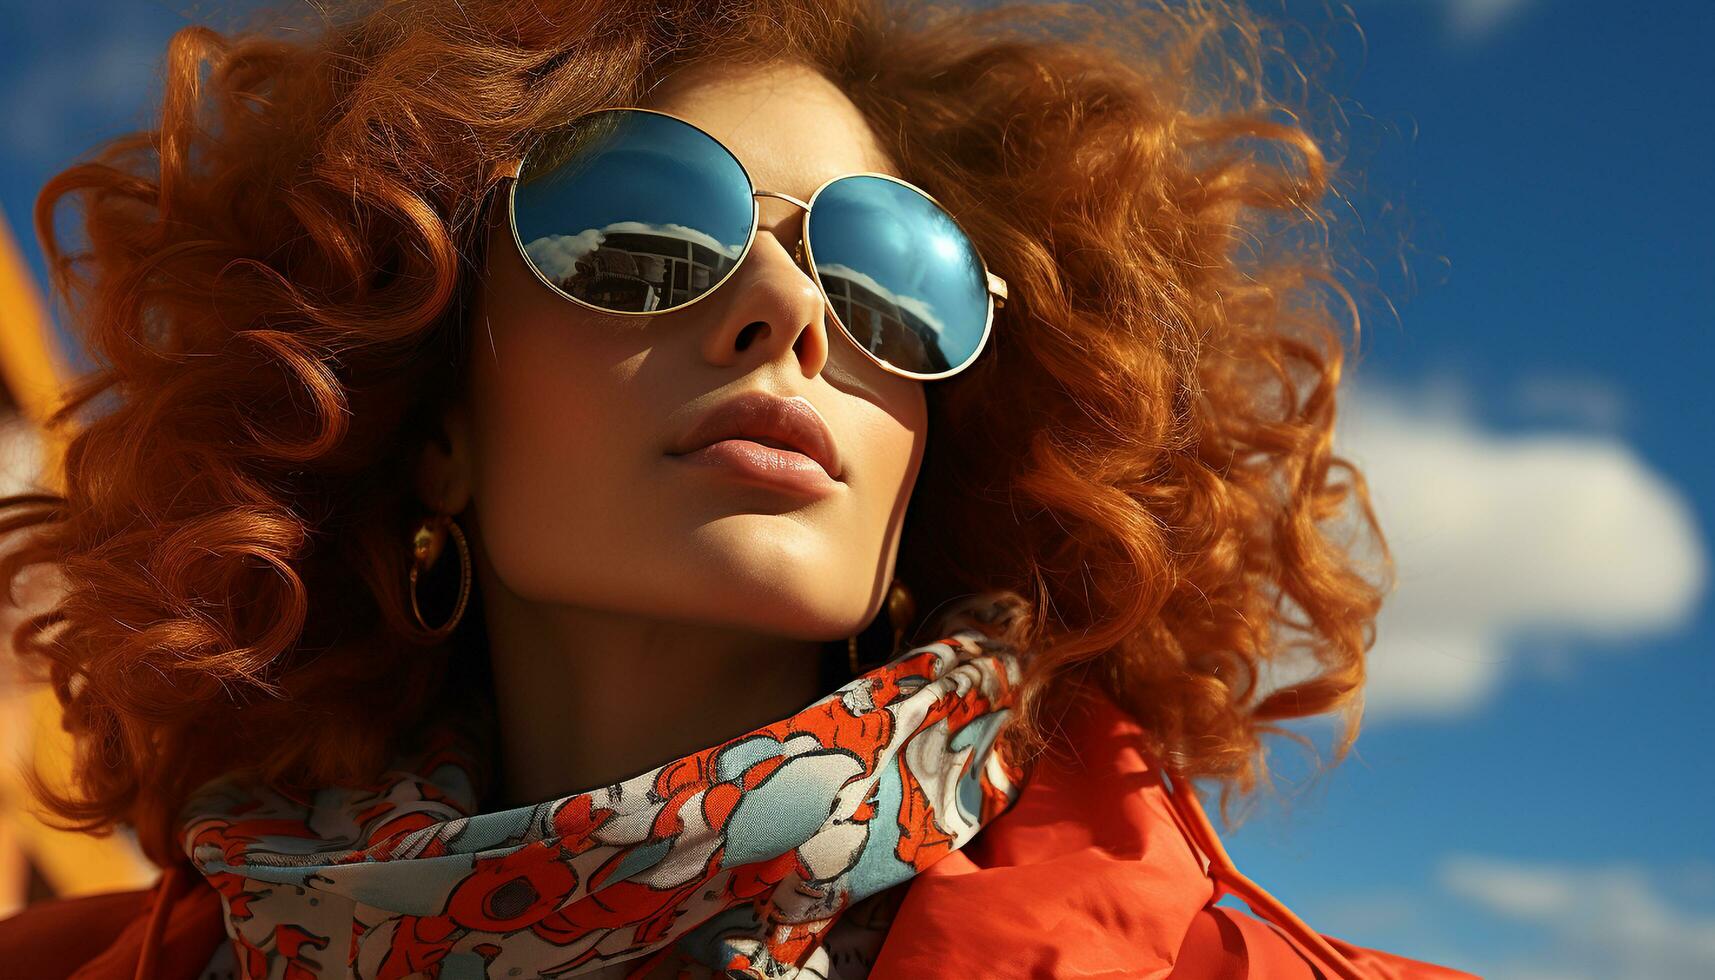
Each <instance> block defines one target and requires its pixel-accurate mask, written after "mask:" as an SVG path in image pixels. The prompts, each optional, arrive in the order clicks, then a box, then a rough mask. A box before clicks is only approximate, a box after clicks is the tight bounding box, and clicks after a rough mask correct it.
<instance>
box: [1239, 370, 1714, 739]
mask: <svg viewBox="0 0 1715 980" xmlns="http://www.w3.org/2000/svg"><path fill="white" fill-rule="evenodd" d="M1343 397H1344V398H1345V402H1344V407H1343V408H1342V410H1341V415H1340V421H1339V423H1338V425H1337V427H1336V434H1335V450H1336V452H1338V453H1339V454H1341V455H1343V456H1345V457H1347V458H1349V459H1351V460H1352V461H1353V463H1354V464H1355V465H1356V466H1358V468H1359V469H1360V470H1361V471H1362V472H1363V473H1364V474H1365V476H1366V478H1367V479H1368V480H1369V484H1370V493H1371V497H1372V500H1373V502H1374V506H1375V509H1376V515H1377V519H1378V521H1379V522H1380V524H1381V526H1382V531H1383V533H1384V534H1385V535H1386V536H1387V539H1388V543H1389V545H1390V547H1391V548H1392V549H1393V552H1394V558H1395V561H1396V567H1397V572H1398V587H1397V588H1396V589H1395V590H1394V591H1393V592H1392V593H1391V594H1390V595H1389V596H1388V597H1387V598H1386V600H1385V601H1384V603H1383V606H1382V611H1381V613H1380V616H1379V617H1378V620H1377V624H1376V631H1377V632H1376V644H1375V647H1374V648H1373V649H1372V651H1371V653H1370V660H1369V684H1368V686H1367V688H1366V693H1365V708H1366V710H1365V717H1366V719H1367V720H1374V719H1376V718H1380V717H1384V716H1390V715H1392V716H1400V715H1419V716H1423V715H1453V714H1458V713H1461V712H1464V711H1469V710H1471V709H1474V708H1477V707H1479V706H1481V705H1483V704H1484V703H1485V702H1486V701H1487V700H1488V699H1489V698H1490V697H1491V696H1492V695H1493V693H1494V691H1495V689H1496V688H1497V687H1498V685H1499V684H1500V683H1501V681H1502V680H1503V678H1504V677H1505V676H1506V674H1507V673H1508V671H1509V670H1510V669H1515V668H1516V667H1517V666H1518V659H1519V657H1518V654H1517V653H1516V652H1515V651H1514V650H1513V649H1510V647H1511V646H1512V644H1513V641H1514V640H1516V638H1517V637H1518V636H1519V635H1520V633H1521V632H1523V631H1526V630H1529V631H1531V633H1532V635H1533V636H1547V637H1551V638H1554V639H1557V640H1573V639H1578V640H1586V641H1587V640H1602V641H1606V642H1608V643H1610V644H1612V645H1614V646H1616V647H1619V648H1622V649H1623V648H1624V647H1625V645H1626V644H1627V642H1628V641H1635V640H1638V639H1641V638H1644V637H1646V636H1648V635H1650V634H1657V633H1661V632H1664V631H1671V630H1673V629H1675V628H1676V627H1679V626H1681V625H1683V624H1684V623H1685V622H1686V621H1687V620H1688V619H1689V618H1690V617H1691V616H1692V615H1693V614H1694V612H1695V609H1696V606H1697V603H1698V601H1699V599H1700V597H1701V596H1702V594H1703V591H1704V586H1705V580H1706V578H1707V573H1708V558H1707V555H1706V551H1705V545H1704V541H1705V535H1704V532H1703V530H1702V529H1701V528H1699V526H1698V524H1697V520H1696V517H1695V515H1694V513H1693V511H1692V508H1691V506H1690V504H1689V502H1688V501H1687V499H1686V497H1685V495H1684V493H1683V492H1681V491H1680V489H1679V488H1677V487H1676V486H1674V485H1673V484H1672V483H1671V482H1670V481H1669V480H1668V479H1667V478H1666V477H1665V476H1664V475H1663V474H1661V473H1660V472H1658V471H1657V470H1655V469H1654V468H1653V467H1652V466H1651V465H1650V464H1649V463H1648V462H1647V461H1646V460H1644V459H1642V458H1641V457H1640V456H1639V455H1638V454H1637V453H1636V452H1635V451H1634V450H1633V449H1632V448H1631V447H1630V446H1628V445H1627V444H1626V443H1624V442H1622V441H1621V440H1619V439H1618V438H1617V437H1615V436H1613V435H1611V434H1590V433H1559V434H1548V435H1540V434H1538V435H1503V434H1499V433H1495V432H1492V431H1488V430H1486V429H1485V428H1484V427H1483V426H1482V425H1481V424H1480V423H1479V422H1477V421H1475V420H1474V419H1473V418H1472V414H1471V410H1470V409H1469V408H1468V407H1467V406H1468V403H1469V402H1470V399H1469V397H1468V396H1467V395H1466V394H1465V393H1463V392H1462V391H1461V390H1460V388H1459V387H1458V386H1457V384H1456V383H1452V382H1447V381H1440V382H1431V383H1430V384H1429V385H1427V386H1426V387H1425V389H1424V390H1422V391H1420V392H1418V393H1415V394H1410V393H1406V392H1403V391H1393V390H1383V389H1378V388H1375V387H1371V386H1357V387H1352V388H1349V389H1347V390H1346V391H1345V392H1344V396H1343ZM1543 666H1549V667H1553V666H1555V665H1554V664H1547V665H1543ZM1559 666H1560V667H1561V668H1562V669H1564V664H1561V665H1559ZM1299 673H1302V667H1301V666H1300V667H1298V668H1297V669H1294V668H1293V667H1292V666H1291V665H1286V666H1283V667H1282V668H1281V669H1279V670H1277V671H1276V672H1275V673H1274V675H1273V678H1272V679H1271V681H1270V684H1271V686H1278V685H1279V684H1283V683H1286V682H1289V681H1290V680H1291V679H1292V678H1293V677H1294V676H1295V675H1297V674H1299Z"/></svg>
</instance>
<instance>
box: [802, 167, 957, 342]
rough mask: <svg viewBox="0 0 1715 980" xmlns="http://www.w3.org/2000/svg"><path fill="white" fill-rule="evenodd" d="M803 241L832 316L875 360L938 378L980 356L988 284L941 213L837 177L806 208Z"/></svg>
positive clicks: (922, 202)
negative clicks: (805, 227)
mask: <svg viewBox="0 0 1715 980" xmlns="http://www.w3.org/2000/svg"><path fill="white" fill-rule="evenodd" d="M806 234H807V237H808V238H809V242H810V256H811V260H812V262H813V264H814V266H815V269H816V274H817V276H818V277H819V278H820V280H821V283H822V289H823V290H824V291H825V292H826V293H827V294H828V300H829V302H830V303H831V304H832V306H833V309H834V312H835V314H837V315H838V316H839V318H840V322H841V323H843V324H844V325H845V327H846V330H847V332H848V333H849V334H851V336H852V339H853V340H855V341H856V342H857V343H858V345H859V346H861V347H863V348H864V349H865V350H867V351H869V352H870V353H872V354H874V355H875V356H876V357H877V358H878V359H880V360H883V361H886V362H887V363H889V364H892V365H895V366H897V367H900V368H902V369H904V370H906V371H910V372H913V373H917V374H928V375H938V374H944V373H947V372H950V371H954V370H957V369H959V368H962V367H964V366H965V365H966V364H968V363H970V362H971V360H973V359H974V358H975V357H976V356H977V354H978V353H980V352H981V350H982V346H983V343H984V341H985V340H986V337H987V333H988V325H989V299H988V280H987V276H986V275H985V273H984V271H983V264H982V260H981V259H980V258H979V257H978V256H977V250H976V246H975V245H973V244H972V242H971V240H970V238H969V237H967V236H966V235H965V233H964V231H963V230H962V229H960V228H959V226H958V224H957V222H955V221H954V220H953V217H952V215H950V214H948V213H947V212H946V211H945V210H944V209H942V208H941V206H940V205H938V204H936V203H935V202H934V201H932V200H930V199H929V198H928V197H926V196H924V195H923V194H921V193H919V192H918V191H916V190H915V189H913V188H911V187H908V186H906V185H905V184H902V183H900V182H899V181H896V180H889V179H887V178H885V177H872V176H867V175H861V174H859V175H853V176H850V177H841V178H840V179H839V180H836V181H834V182H833V183H831V184H829V185H828V186H826V187H824V188H822V190H821V192H820V193H819V194H817V195H816V199H815V200H814V201H812V202H810V220H809V230H808V232H807V233H806Z"/></svg>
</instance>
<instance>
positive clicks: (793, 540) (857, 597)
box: [418, 64, 927, 807]
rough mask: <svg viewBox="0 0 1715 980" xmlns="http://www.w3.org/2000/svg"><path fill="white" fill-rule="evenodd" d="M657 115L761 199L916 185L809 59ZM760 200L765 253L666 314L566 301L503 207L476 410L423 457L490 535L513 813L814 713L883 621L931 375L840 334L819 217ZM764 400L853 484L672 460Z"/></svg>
mask: <svg viewBox="0 0 1715 980" xmlns="http://www.w3.org/2000/svg"><path fill="white" fill-rule="evenodd" d="M641 105H642V106H643V107H645V108H654V109H662V110H665V111H667V112H671V113H673V114H675V115H678V116H680V117H682V118H684V119H688V120H690V121H691V122H693V123H696V124H697V125H698V126H701V127H702V128H703V129H705V130H707V131H708V132H710V133H711V134H713V135H714V136H715V137H716V138H717V139H719V140H721V141H722V142H723V143H725V144H726V145H727V146H728V147H730V148H731V149H732V150H733V151H734V152H735V153H736V154H737V155H738V158H739V159H740V160H741V161H742V162H743V163H744V165H745V167H746V168H747V169H748V170H749V171H750V174H751V177H752V180H753V181H754V182H755V185H756V187H757V188H758V189H762V190H777V191H782V192H784V193H787V194H791V195H792V196H794V197H796V198H798V199H799V200H808V199H809V197H810V195H811V193H812V192H813V191H814V190H815V188H816V187H817V186H818V185H819V184H821V183H822V182H823V181H824V180H826V179H828V178H830V177H834V176H838V175H841V174H846V173H852V172H854V171H875V172H879V173H886V174H892V175H895V176H900V174H899V171H898V170H897V169H896V168H895V167H894V166H893V164H892V162H891V161H890V160H889V159H888V157H887V156H886V154H884V153H883V152H882V150H881V149H880V147H879V145H878V143H877V141H876V139H875V136H874V133H873V132H872V131H871V130H870V128H869V127H868V125H867V123H866V122H865V121H864V119H863V117H862V116H861V115H860V113H859V112H858V110H857V108H856V107H855V106H853V105H852V103H851V102H850V101H849V100H848V99H847V98H846V97H845V96H844V95H843V94H842V93H841V92H840V91H839V90H838V88H836V87H835V86H834V85H833V84H832V83H830V82H828V81H827V80H825V79H824V78H822V77H821V76H820V75H818V74H816V73H814V72H813V71H811V70H810V69H808V68H805V67H801V66H797V65H791V64H781V65H774V66H768V67H745V68H736V67H731V66H721V67H711V66H694V67H692V68H689V69H685V70H682V71H680V72H678V73H676V74H674V75H672V76H670V77H669V78H668V79H667V80H666V81H665V82H664V83H663V84H662V85H661V86H658V87H657V88H656V89H655V90H654V91H653V92H652V93H651V94H650V96H649V98H648V100H647V101H645V102H643V103H641ZM758 200H759V202H760V205H761V218H760V224H759V227H758V229H757V239H756V241H755V243H754V244H753V245H752V247H751V250H750V252H749V254H748V255H747V256H746V257H745V260H744V262H743V263H742V264H741V265H740V266H739V268H738V269H737V270H735V271H734V272H733V274H732V276H731V278H729V279H728V280H727V281H726V282H725V283H723V284H722V285H721V286H720V288H719V289H717V290H716V291H715V292H714V293H712V294H709V295H707V296H706V297H705V298H703V299H702V300H700V301H699V302H697V303H695V304H693V305H692V306H690V307H688V308H686V309H683V310H679V311H675V312H672V313H665V314H660V315H656V316H649V317H614V316H604V315H601V314H599V313H596V312H595V311H592V310H589V309H586V308H584V307H580V306H577V305H576V304H573V303H571V302H569V301H568V300H565V299H564V298H562V297H560V296H558V295H557V294H555V293H554V292H553V291H552V290H550V289H549V288H548V287H547V286H546V285H544V284H543V283H542V282H540V281H539V280H538V279H537V278H536V277H535V276H534V275H533V274H532V272H531V271H530V269H529V268H528V267H527V266H526V265H525V262H524V259H523V257H522V255H521V254H520V252H519V250H518V247H517V245H516V243H515V242H514V240H513V238H512V234H511V231H510V228H509V226H508V224H507V222H506V208H505V200H504V197H501V198H500V200H499V206H498V207H496V208H495V209H494V211H493V212H492V214H491V216H490V222H489V232H488V234H489V241H488V244H489V247H488V267H487V271H486V275H485V277H484V281H483V283H482V284H481V285H480V287H479V291H478V295H477V297H476V298H475V304H474V307H473V310H472V314H471V315H472V321H471V326H472V330H471V335H472V337H473V340H472V346H471V349H470V350H469V352H468V359H467V362H466V364H467V370H468V371H469V372H470V375H469V379H468V380H469V382H470V383H469V385H468V386H467V388H466V390H467V395H466V396H465V398H464V400H463V401H461V402H459V403H457V404H455V405H453V406H451V408H450V409H449V410H448V411H447V413H446V415H445V417H444V419H443V424H444V427H445V433H446V438H447V445H445V446H441V445H436V444H435V442H434V441H431V443H430V444H429V445H428V446H427V447H426V448H425V450H424V453H423V456H422V461H421V467H420V470H419V482H418V493H419V496H420V497H421V499H422V502H423V504H424V506H425V507H428V508H430V509H433V510H439V511H446V512H451V513H454V514H456V515H457V518H458V520H459V523H460V525H461V526H462V527H463V528H464V529H465V531H466V533H467V536H468V538H469V540H470V545H471V549H472V559H473V561H474V564H475V577H476V588H477V589H479V590H480V598H481V601H482V602H483V603H484V604H485V605H484V609H485V613H486V617H487V625H488V634H489V635H488V640H489V655H490V656H491V657H492V659H493V666H494V674H495V689H496V691H495V693H496V697H497V699H498V702H499V708H500V718H501V733H500V734H501V741H502V750H501V751H502V765H503V770H504V771H503V773H502V788H501V793H502V796H503V805H504V806H507V807H512V806H523V805H527V804H533V803H539V802H543V801H546V800H550V799H555V798H558V797H561V796H564V795H567V794H570V793H575V792H580V791H584V790H587V789H592V788H596V787H600V786H604V785H608V784H610V783H613V782H617V781H619V780H622V779H624V778H627V777H629V776H633V775H636V774H638V773H640V772H644V771H647V770H649V769H652V768H654V767H656V766H658V765H661V764H662V763H665V762H667V761H669V760H671V759H673V758H677V757H679V756H682V755H685V754H688V753H690V752H692V751H695V750H697V749H700V748H703V747H705V746H708V745H712V744H715V743H717V742H719V741H722V740H724V739H727V738H731V737H733V736H736V735H741V734H743V733H745V732H748V731H750V730H752V729H754V728H756V727H759V726H761V725H764V724H767V723H769V722H771V721H776V720H778V719H780V718H784V717H786V716H788V715H790V714H792V713H794V712H796V711H798V710H799V709H801V708H803V707H804V706H805V705H807V704H809V703H810V702H812V701H814V700H816V699H817V698H819V697H821V696H822V695H823V694H826V693H827V691H824V690H823V689H822V688H821V686H820V682H819V678H818V656H819V653H820V650H819V646H820V644H821V643H823V642H825V641H828V640H843V639H844V638H845V637H847V636H851V635H853V634H855V633H857V632H858V631H860V630H861V629H862V628H863V627H864V625H865V624H867V623H868V622H869V621H870V620H871V619H872V618H874V617H875V616H876V615H877V613H878V612H879V611H880V609H881V606H882V603H883V601H884V599H885V596H886V589H887V585H888V582H889V580H890V578H891V577H892V574H893V569H894V562H895V559H896V557H897V553H898V543H899V535H900V528H901V525H902V523H903V520H904V517H905V510H906V505H907V503H908V502H909V499H910V495H911V491H912V487H913V485H914V484H915V482H916V478H917V473H918V469H919V466H920V464H921V461H922V456H923V448H924V443H925V439H926V436H927V408H926V404H925V398H924V392H923V384H922V382H919V381H915V380H912V379H909V378H902V377H900V376H898V375H895V374H891V373H889V372H887V371H885V370H883V369H882V368H880V367H879V366H877V365H876V364H874V363H873V362H871V361H870V360H869V359H868V358H867V357H866V356H865V355H864V354H863V353H862V352H861V351H859V350H858V349H857V348H855V347H854V346H853V345H852V343H851V342H850V341H849V340H848V339H847V338H846V337H845V335H844V334H843V333H841V332H840V331H839V328H838V327H837V326H836V325H835V324H834V322H833V319H832V314H831V313H830V312H828V311H827V308H826V306H825V304H824V302H823V300H822V297H821V293H820V291H819V290H818V289H817V287H816V284H815V281H814V280H813V279H811V278H810V275H809V273H808V272H807V271H805V270H804V269H803V268H801V267H800V266H799V265H798V264H797V263H796V261H795V260H794V259H793V254H792V253H793V248H794V246H795V245H796V244H797V241H798V237H799V235H800V233H801V232H802V229H803V221H802V215H803V211H802V210H801V209H800V208H798V207H797V206H795V205H793V204H791V203H789V202H786V201H782V200H779V199H777V198H769V197H763V198H758ZM752 389H763V390H767V391H770V392H772V393H774V394H777V395H780V396H782V397H792V396H794V395H801V396H803V397H804V398H806V399H808V400H809V402H810V403H811V404H812V405H813V406H814V407H815V408H816V410H817V411H818V412H819V413H820V414H821V416H822V418H823V419H824V420H825V421H826V422H827V424H828V427H829V429H830V430H831V431H832V433H833V436H834V440H835V442H836V444H837V446H838V451H839V454H840V457H841V460H842V462H843V464H844V470H843V473H842V474H841V476H842V479H843V482H842V483H841V484H840V485H839V486H838V488H837V489H836V490H835V492H833V493H832V494H831V495H829V496H826V497H823V498H821V499H811V498H808V497H804V496H799V495H794V494H791V493H788V492H785V491H782V490H779V489H775V488H770V487H768V486H764V485H760V484H756V483H754V482H747V481H744V480H742V479H739V478H737V477H735V476H733V475H731V474H730V472H727V471H722V470H716V469H707V468H702V467H693V466H690V465H689V464H686V463H684V462H683V461H680V460H676V459H674V458H672V457H670V456H668V455H666V453H667V450H668V449H669V447H670V446H671V444H672V443H673V440H675V439H676V438H678V437H679V436H680V435H681V434H683V433H685V432H686V431H688V429H689V428H690V426H691V425H692V424H693V423H694V422H695V421H696V420H697V419H698V418H700V417H701V416H702V415H703V414H704V413H706V412H707V411H708V410H709V409H710V408H711V407H712V406H714V405H715V404H717V403H719V402H722V401H725V400H726V399H728V398H730V397H732V396H733V395H736V394H738V393H739V392H741V391H746V390H752ZM447 553H448V554H452V555H453V557H454V560H456V554H454V553H453V551H452V549H451V545H450V542H449V546H448V551H447ZM443 560H444V559H443Z"/></svg>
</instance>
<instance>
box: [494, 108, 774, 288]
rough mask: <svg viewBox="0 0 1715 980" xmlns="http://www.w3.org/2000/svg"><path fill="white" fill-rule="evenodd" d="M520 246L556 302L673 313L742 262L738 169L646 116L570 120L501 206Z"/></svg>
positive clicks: (720, 151) (698, 139)
mask: <svg viewBox="0 0 1715 980" xmlns="http://www.w3.org/2000/svg"><path fill="white" fill-rule="evenodd" d="M512 207H513V212H512V214H513V221H514V223H515V225H516V227H517V232H518V243H519V247H520V248H522V249H523V251H524V254H525V256H526V257H527V258H528V259H529V261H530V263H531V264H532V265H534V266H535V267H536V271H537V272H538V273H539V274H540V275H541V276H542V278H543V279H545V280H547V281H548V282H549V283H550V284H552V285H553V286H555V287H556V288H558V289H560V290H561V291H563V292H565V293H566V294H567V295H569V296H571V297H573V298H575V299H578V300H581V301H583V302H585V303H588V304H590V305H591V306H595V307H599V308H601V309H604V310H612V311H615V312H622V313H649V312H659V311H665V310H670V309H673V308H675V307H678V306H682V305H684V304H686V303H689V302H691V301H692V300H695V299H697V298H698V297H699V296H702V295H703V294H704V293H707V292H709V291H710V290H712V289H714V288H715V287H716V286H718V285H720V283H721V281H722V280H723V279H725V278H726V277H727V274H728V273H730V272H731V271H732V270H733V269H734V268H735V267H736V266H737V265H738V262H739V259H740V258H741V257H742V256H743V252H744V247H745V242H746V240H747V239H748V238H749V236H750V229H751V224H752V217H753V215H754V207H755V205H754V201H753V199H752V198H751V196H750V185H749V182H748V181H747V180H746V179H745V175H744V169H743V168H742V167H741V166H740V165H739V162H738V160H737V159H735V158H734V157H733V156H732V154H731V153H729V152H727V150H726V148H725V147H723V146H721V144H720V143H718V142H716V141H715V140H713V139H710V138H709V136H708V135H707V134H705V133H703V132H702V131H700V130H698V129H697V128H696V127H695V126H691V125H689V124H688V123H685V122H682V121H680V120H678V119H674V118H672V117H671V116H663V115H659V114H657V113H652V112H641V111H636V110H628V109H614V110H605V111H601V112H595V113H591V114H589V115H587V116H583V117H580V118H579V119H578V120H576V121H575V122H574V123H573V124H572V125H570V126H568V127H566V128H565V129H563V130H559V131H557V132H555V133H553V134H552V135H550V136H549V137H547V138H546V139H544V140H543V142H542V143H541V144H539V145H538V146H537V147H535V148H533V149H532V150H531V152H530V154H529V155H528V157H527V158H526V160H525V163H524V168H523V170H522V171H521V172H520V173H519V175H518V181H517V183H516V186H515V188H514V191H513V199H512Z"/></svg>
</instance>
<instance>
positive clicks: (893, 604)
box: [846, 578, 917, 676]
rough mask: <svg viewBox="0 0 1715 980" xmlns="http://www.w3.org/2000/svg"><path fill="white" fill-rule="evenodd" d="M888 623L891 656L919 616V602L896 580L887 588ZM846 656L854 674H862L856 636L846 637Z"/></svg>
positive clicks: (896, 651) (897, 650) (897, 649)
mask: <svg viewBox="0 0 1715 980" xmlns="http://www.w3.org/2000/svg"><path fill="white" fill-rule="evenodd" d="M885 608H886V609H887V620H888V623H889V624H890V625H891V626H892V627H893V647H892V648H891V650H890V651H889V656H892V655H893V654H896V653H898V652H899V642H900V641H901V640H902V639H904V638H905V630H906V628H907V627H909V626H910V625H911V620H912V619H913V618H915V617H916V615H917V602H916V600H915V599H913V598H912V597H911V590H910V589H908V588H906V587H905V583H904V582H901V581H900V580H899V579H898V578H895V579H894V580H893V581H892V582H891V583H890V584H889V585H888V587H887V603H886V606H885ZM846 656H847V659H848V660H849V661H850V663H851V668H852V674H853V676H856V675H857V674H859V673H861V672H862V669H861V668H860V667H859V665H858V642H857V637H856V636H849V637H846Z"/></svg>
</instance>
